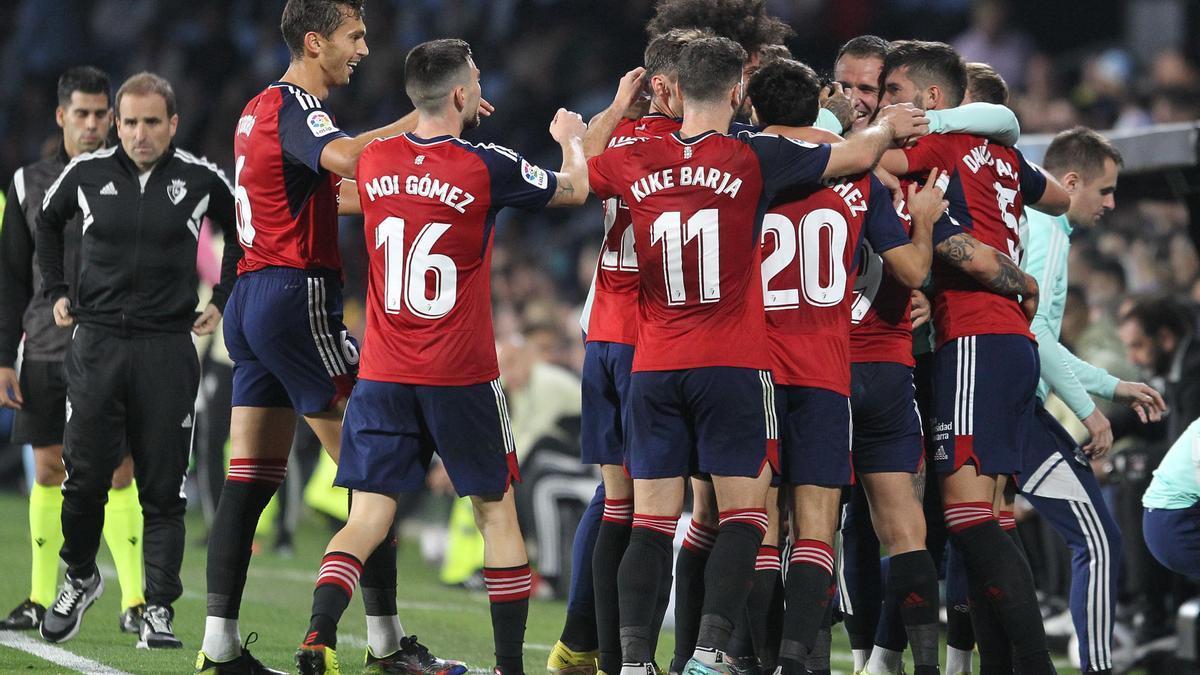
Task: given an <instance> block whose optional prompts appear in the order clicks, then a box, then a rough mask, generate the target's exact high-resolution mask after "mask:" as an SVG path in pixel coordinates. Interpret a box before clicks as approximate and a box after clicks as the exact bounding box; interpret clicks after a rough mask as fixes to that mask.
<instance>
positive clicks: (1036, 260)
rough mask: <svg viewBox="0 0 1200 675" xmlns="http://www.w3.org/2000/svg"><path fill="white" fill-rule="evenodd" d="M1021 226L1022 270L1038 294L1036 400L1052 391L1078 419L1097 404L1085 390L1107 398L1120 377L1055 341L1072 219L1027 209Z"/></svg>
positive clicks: (1059, 326)
mask: <svg viewBox="0 0 1200 675" xmlns="http://www.w3.org/2000/svg"><path fill="white" fill-rule="evenodd" d="M1024 215H1025V217H1024V219H1023V220H1022V225H1021V246H1022V249H1023V254H1022V256H1021V269H1023V270H1025V272H1026V273H1028V274H1030V275H1031V276H1033V277H1034V278H1035V279H1037V282H1038V288H1039V293H1040V298H1039V302H1038V309H1037V315H1036V316H1035V317H1034V319H1033V324H1032V326H1031V327H1030V329H1031V330H1032V331H1033V334H1034V335H1035V336H1036V337H1037V343H1038V356H1039V357H1040V358H1041V366H1042V373H1041V375H1042V377H1041V380H1040V381H1039V382H1038V391H1037V395H1038V398H1039V399H1041V400H1042V401H1045V400H1046V395H1047V394H1048V393H1049V392H1050V391H1051V390H1052V391H1053V392H1054V393H1055V394H1057V395H1058V397H1059V398H1061V399H1062V400H1063V402H1065V403H1066V404H1067V406H1068V407H1069V408H1070V409H1071V412H1073V413H1075V416H1076V417H1078V418H1079V419H1083V418H1085V417H1087V416H1088V415H1090V414H1092V411H1093V410H1095V409H1096V403H1095V402H1094V401H1092V399H1091V397H1090V396H1089V395H1088V394H1095V395H1097V396H1100V397H1103V398H1107V399H1111V398H1112V397H1113V392H1114V391H1115V390H1116V388H1117V383H1118V382H1119V380H1118V379H1117V378H1115V377H1113V376H1112V375H1109V374H1108V371H1106V370H1104V369H1103V368H1098V367H1096V366H1093V365H1092V364H1090V363H1087V362H1086V361H1083V360H1082V359H1080V358H1079V357H1077V356H1075V355H1074V354H1072V353H1071V351H1070V350H1069V349H1067V348H1066V347H1064V346H1063V345H1062V344H1061V343H1060V342H1059V341H1058V336H1059V333H1060V332H1061V331H1062V318H1063V310H1064V308H1065V307H1066V304H1067V256H1068V254H1069V253H1070V250H1071V223H1070V222H1069V221H1068V220H1067V217H1066V216H1065V215H1063V216H1057V217H1055V216H1049V215H1046V214H1044V213H1042V212H1040V211H1036V210H1034V209H1029V208H1027V209H1025V214H1024Z"/></svg>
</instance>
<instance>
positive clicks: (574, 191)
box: [546, 108, 588, 206]
mask: <svg viewBox="0 0 1200 675" xmlns="http://www.w3.org/2000/svg"><path fill="white" fill-rule="evenodd" d="M586 131H587V125H585V124H584V123H583V118H582V117H580V116H579V114H578V113H573V112H571V111H570V110H566V109H563V108H559V109H558V112H557V113H555V115H554V119H553V120H551V122H550V135H551V136H553V137H554V140H556V141H558V144H559V145H560V146H561V147H562V153H563V163H562V171H560V172H558V173H556V174H555V175H554V177H555V178H556V179H557V180H558V188H557V189H556V190H555V191H554V196H553V197H551V198H550V201H549V202H548V203H547V204H546V206H578V205H580V204H582V203H584V202H585V201H587V196H588V166H587V158H586V157H585V156H584V149H583V144H584V140H583V135H584V132H586Z"/></svg>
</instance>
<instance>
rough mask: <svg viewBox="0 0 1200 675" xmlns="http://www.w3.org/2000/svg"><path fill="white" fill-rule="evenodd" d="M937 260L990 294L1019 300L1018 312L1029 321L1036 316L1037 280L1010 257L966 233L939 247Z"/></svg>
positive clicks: (948, 238) (944, 241)
mask: <svg viewBox="0 0 1200 675" xmlns="http://www.w3.org/2000/svg"><path fill="white" fill-rule="evenodd" d="M935 252H936V253H937V256H938V258H939V259H941V260H942V261H943V262H946V263H948V264H950V265H952V266H954V267H956V268H958V269H959V270H961V271H962V272H963V273H965V274H967V275H968V276H970V277H971V278H972V279H974V280H975V281H978V282H979V283H980V284H982V285H983V286H984V287H985V288H987V289H988V290H989V291H991V292H993V293H997V294H999V295H1007V296H1014V297H1015V296H1020V297H1021V310H1022V311H1023V312H1025V315H1026V316H1027V317H1029V318H1030V319H1031V320H1032V318H1033V315H1034V314H1036V313H1037V303H1038V285H1037V280H1036V279H1034V278H1033V277H1032V276H1030V275H1028V274H1026V273H1024V272H1022V271H1021V268H1020V267H1018V266H1017V264H1016V263H1015V262H1013V260H1012V258H1009V257H1008V256H1006V255H1004V254H1003V253H1001V252H999V251H997V250H996V249H994V248H992V247H991V246H988V245H986V244H984V243H981V242H980V241H979V240H978V239H976V238H974V237H972V236H971V235H969V234H966V233H963V234H956V235H954V236H952V237H947V238H946V239H944V240H943V241H942V243H940V244H938V245H937V247H936V249H935Z"/></svg>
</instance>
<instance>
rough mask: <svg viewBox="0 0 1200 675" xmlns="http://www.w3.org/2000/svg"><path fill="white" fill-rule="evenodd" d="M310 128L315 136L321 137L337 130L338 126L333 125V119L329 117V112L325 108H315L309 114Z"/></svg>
mask: <svg viewBox="0 0 1200 675" xmlns="http://www.w3.org/2000/svg"><path fill="white" fill-rule="evenodd" d="M308 130H309V131H311V132H312V135H313V136H316V137H317V138H320V137H322V136H328V135H329V134H332V133H333V132H335V131H337V127H335V126H333V120H332V119H330V118H329V113H327V112H325V111H324V110H314V111H312V112H311V113H309V114H308Z"/></svg>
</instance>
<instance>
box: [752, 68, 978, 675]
mask: <svg viewBox="0 0 1200 675" xmlns="http://www.w3.org/2000/svg"><path fill="white" fill-rule="evenodd" d="M819 86H820V85H819V82H818V81H817V79H816V75H815V73H813V72H812V70H811V69H810V68H808V67H807V66H804V65H803V64H800V63H796V62H794V61H779V62H776V63H773V64H770V65H768V66H765V67H764V68H762V69H761V70H759V72H758V73H756V74H755V76H754V77H753V78H752V79H751V81H750V87H749V89H750V96H751V98H752V99H753V100H754V106H755V113H756V116H755V118H756V120H757V121H758V122H759V123H760V124H765V125H768V126H767V131H770V132H777V133H781V134H784V135H788V136H795V135H801V137H803V136H802V135H804V134H806V133H808V134H810V133H812V132H811V130H801V129H787V128H783V127H779V126H775V124H777V122H778V121H779V120H783V119H798V120H799V121H806V120H807V121H811V120H812V119H813V117H814V114H815V112H816V95H817V91H818V89H819ZM792 105H802V106H804V107H802V108H799V109H796V108H792V107H791V106H792ZM760 106H761V107H760ZM936 173H937V172H936V171H935V172H933V173H931V175H930V176H929V181H928V182H927V183H926V189H924V190H922V191H921V192H920V193H917V192H916V188H917V186H916V185H915V184H913V185H910V186H909V191H908V196H909V198H910V202H909V204H908V208H909V210H910V212H911V223H912V239H911V240H910V239H909V233H908V232H907V231H906V227H905V226H904V225H902V224H901V220H900V218H899V216H898V214H897V211H896V209H895V207H894V206H893V205H892V201H891V195H890V193H889V191H888V190H887V188H885V187H884V186H883V184H882V183H881V182H879V180H878V179H877V178H875V177H874V176H873V175H870V174H868V175H864V176H857V177H851V178H848V179H840V182H838V183H836V184H834V185H832V186H829V187H825V188H821V189H818V190H815V191H813V190H811V189H810V190H791V191H787V192H784V193H782V194H781V195H780V196H779V197H778V198H777V200H776V203H774V204H773V205H772V206H771V208H770V210H769V211H768V213H767V216H766V217H765V218H764V221H763V248H764V251H763V253H764V259H763V277H764V279H763V289H764V293H765V298H764V300H765V307H766V310H767V327H768V336H769V338H770V343H771V352H772V356H773V360H774V367H773V376H774V380H775V383H776V385H775V395H776V401H777V408H778V410H779V413H778V417H779V419H780V420H781V421H782V429H781V433H780V464H781V468H782V478H783V481H784V482H785V483H787V484H788V485H789V486H790V494H789V497H790V499H789V501H790V503H791V524H792V536H793V546H792V553H791V565H790V567H789V570H788V579H787V582H786V583H785V584H784V588H785V591H786V593H787V600H786V602H785V607H786V615H785V618H784V622H783V625H784V628H783V641H782V644H781V646H780V653H779V662H780V665H781V667H782V672H783V673H799V672H803V671H804V670H805V667H806V665H807V661H808V658H809V657H810V655H811V653H812V651H813V650H814V647H816V646H817V636H818V633H819V632H820V629H821V627H822V618H823V615H824V614H825V613H826V611H828V608H829V603H830V598H829V589H830V588H831V587H832V585H833V565H832V563H833V548H832V546H833V537H834V533H835V530H836V526H837V520H838V519H837V515H838V506H839V502H840V497H841V492H842V487H843V486H846V485H849V484H850V482H851V480H850V479H851V474H852V471H851V455H850V445H851V424H850V409H851V402H850V396H851V368H850V325H851V322H852V317H853V316H854V315H855V312H854V308H853V305H854V301H855V300H856V295H855V294H854V293H853V292H852V289H853V287H854V281H855V277H856V276H857V273H858V267H857V266H852V263H851V260H852V257H853V256H854V255H855V254H856V252H857V251H858V249H859V243H860V240H865V241H866V242H869V244H870V250H873V251H875V252H876V254H877V255H880V256H882V258H883V260H884V262H885V264H886V266H887V268H888V270H889V273H890V274H892V275H893V276H894V277H895V278H896V279H897V280H899V282H900V283H902V284H904V285H906V286H907V287H908V288H916V287H919V286H920V285H921V284H922V283H924V281H925V277H926V276H927V275H928V273H929V264H930V259H931V254H932V248H933V244H934V243H935V242H936V243H940V242H941V241H943V240H945V239H946V238H948V237H950V236H953V235H954V234H957V233H960V232H961V229H959V228H958V227H957V226H956V225H954V224H953V223H951V222H950V220H949V219H948V218H939V217H940V216H941V214H942V211H943V210H944V208H945V205H946V204H945V202H943V201H942V199H941V196H942V192H941V187H940V186H938V185H937V183H938V182H939V181H938V179H937V176H936ZM864 213H865V216H864V215H863V214H864ZM935 221H936V222H937V223H938V226H937V228H936V229H937V230H938V232H937V234H936V235H934V234H933V230H934V229H935V226H934V223H935ZM768 234H769V235H771V236H769V237H768ZM826 236H827V237H828V242H829V244H828V248H826V246H824V245H822V246H819V247H817V250H815V251H814V250H813V248H812V245H811V242H812V241H813V240H814V239H819V240H824V239H825V237H826ZM797 250H799V251H801V255H802V257H803V260H804V262H803V263H800V262H799V260H800V258H799V257H797V254H796V251H797ZM825 250H828V251H829V253H830V254H831V255H832V256H833V259H832V260H831V261H828V262H821V261H820V260H819V257H820V256H821V255H822V254H823V252H824V251H825ZM814 259H815V260H816V264H815V265H814V264H813V261H814ZM839 265H840V268H841V272H840V273H839V272H838V271H837V270H838V269H839ZM818 269H821V270H833V271H832V272H830V273H829V274H828V275H825V274H820V275H818V274H815V270H818ZM801 291H802V292H801ZM889 395H890V396H891V397H893V398H895V395H896V392H895V390H891V391H890V392H889ZM918 459H919V455H918ZM906 468H907V469H908V470H909V471H911V470H912V468H913V467H906ZM903 479H904V480H903V482H902V483H901V486H900V487H901V489H903V488H906V487H908V484H909V478H908V476H907V475H903ZM879 485H880V484H878V483H875V484H873V487H878V486H879ZM871 495H872V503H873V504H874V505H876V506H877V507H878V508H882V509H891V508H897V509H898V510H901V511H905V510H906V509H905V507H908V506H909V504H908V503H907V502H901V503H899V504H897V503H896V501H897V500H896V499H895V498H894V497H892V496H890V495H889V493H888V492H887V491H881V490H872V491H871ZM906 515H908V516H909V517H910V519H911V518H912V517H913V516H914V515H915V519H916V520H917V521H920V518H921V513H920V505H919V504H918V503H915V502H914V503H913V508H912V509H907V512H906ZM909 528H910V529H916V528H913V527H912V525H911V524H910V525H909ZM884 534H885V535H892V532H890V531H885V532H884ZM919 534H921V535H922V536H920V537H911V538H909V539H907V540H904V541H900V539H899V538H898V537H895V536H884V537H881V538H883V539H885V542H886V544H887V546H888V548H889V551H890V552H891V553H892V555H893V561H894V562H893V567H892V569H893V579H892V582H893V583H892V584H891V585H890V586H891V587H894V588H895V589H897V592H900V593H902V595H903V597H905V598H906V599H907V604H906V607H908V608H910V610H911V611H909V612H908V614H910V615H911V616H908V615H906V616H905V622H904V623H905V625H906V627H908V628H909V635H910V636H911V642H912V644H913V653H914V655H915V657H916V664H917V666H916V667H917V672H919V673H926V672H929V671H928V669H929V668H930V667H932V668H934V669H935V670H936V664H937V658H938V654H937V635H938V631H937V570H936V568H935V567H934V566H933V562H932V560H931V559H930V557H929V554H928V552H927V551H925V550H924V541H923V539H924V538H923V532H921V533H919ZM910 559H911V561H910ZM914 570H915V573H914ZM897 573H899V574H898V575H897Z"/></svg>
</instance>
